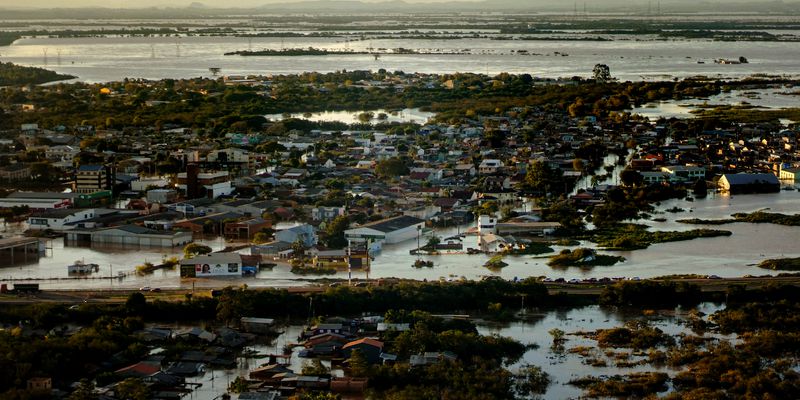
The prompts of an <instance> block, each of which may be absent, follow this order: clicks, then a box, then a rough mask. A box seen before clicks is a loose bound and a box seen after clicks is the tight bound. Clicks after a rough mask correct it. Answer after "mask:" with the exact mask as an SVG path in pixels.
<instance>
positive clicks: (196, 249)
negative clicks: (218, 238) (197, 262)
mask: <svg viewBox="0 0 800 400" xmlns="http://www.w3.org/2000/svg"><path fill="white" fill-rule="evenodd" d="M208 253H211V247H208V246H206V245H204V244H200V243H189V244H187V245H186V247H184V248H183V256H184V257H186V258H192V257H194V256H197V255H200V254H208Z"/></svg>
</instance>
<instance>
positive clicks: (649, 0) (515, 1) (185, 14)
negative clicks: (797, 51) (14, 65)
mask: <svg viewBox="0 0 800 400" xmlns="http://www.w3.org/2000/svg"><path fill="white" fill-rule="evenodd" d="M0 10H2V14H3V18H4V19H15V18H17V19H19V18H23V19H24V18H51V17H52V18H56V17H57V18H136V17H139V18H194V17H212V16H216V17H224V16H234V15H236V16H242V15H254V14H292V13H304V14H306V13H307V14H338V15H362V14H369V15H376V14H377V15H380V13H389V14H397V13H403V14H425V13H453V14H458V13H478V12H480V13H487V12H488V13H491V12H498V13H512V12H515V13H519V12H522V13H562V14H572V13H575V12H577V13H578V14H582V13H583V12H584V10H585V11H586V12H588V13H619V14H639V15H642V14H650V15H652V14H655V13H657V12H658V11H660V12H661V13H665V14H669V13H691V12H702V13H706V12H708V13H712V12H719V13H737V12H743V13H744V12H746V13H759V14H779V15H781V16H788V15H800V1H792V2H783V1H738V2H725V1H689V0H661V1H659V0H627V1H626V0H604V1H602V2H601V1H598V0H577V1H575V0H573V1H564V2H553V1H545V0H482V1H458V0H454V1H447V2H438V3H412V2H407V1H403V0H391V1H384V2H365V1H358V0H308V1H298V2H293V1H290V0H283V1H276V2H269V3H264V4H263V5H260V6H255V7H235V6H226V7H219V6H215V5H209V4H208V3H203V2H193V3H191V4H190V5H187V6H186V7H143V8H124V9H122V8H111V7H108V8H102V7H85V8H55V9H46V8H27V9H20V8H12V7H7V6H5V7H4V6H2V5H0Z"/></svg>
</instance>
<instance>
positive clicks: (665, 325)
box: [187, 303, 735, 400]
mask: <svg viewBox="0 0 800 400" xmlns="http://www.w3.org/2000/svg"><path fill="white" fill-rule="evenodd" d="M720 308H721V307H720V306H718V305H715V304H711V303H703V304H701V305H699V306H698V307H697V310H698V311H701V312H703V313H705V314H711V313H714V312H715V311H717V310H719V309H720ZM687 312H688V310H684V309H680V308H678V309H676V310H666V311H664V312H659V313H656V314H655V315H650V316H643V315H642V314H641V312H639V311H624V310H616V309H608V308H602V307H599V306H587V307H581V308H571V309H555V310H536V309H530V308H529V309H528V310H527V312H526V313H525V315H524V316H523V317H522V318H523V319H522V320H519V321H515V322H512V323H508V324H490V323H488V322H480V321H478V322H477V324H478V332H479V333H480V334H482V335H492V334H496V335H500V336H505V337H510V338H512V339H515V340H518V341H519V342H521V343H523V344H526V345H528V344H536V345H538V348H532V349H529V350H527V351H526V352H525V354H524V355H523V356H522V358H521V359H520V360H519V361H517V362H515V363H514V364H512V365H510V366H508V368H509V370H511V371H512V372H516V371H517V370H518V369H519V367H520V366H522V365H525V364H533V365H538V366H540V367H541V368H542V369H543V370H544V371H545V372H547V373H548V374H549V375H550V378H551V381H552V383H551V385H550V386H549V388H548V391H547V393H546V394H545V395H544V396H543V398H545V399H566V398H578V397H579V396H580V394H581V390H580V389H579V388H577V387H575V386H571V385H569V384H568V383H567V382H569V381H570V380H571V379H575V378H580V377H584V376H587V375H593V376H599V375H615V374H627V373H633V372H644V371H662V372H666V373H669V374H670V375H673V374H674V372H675V371H674V370H671V369H669V368H667V367H654V366H647V365H644V366H634V367H617V366H615V363H614V359H613V358H610V357H608V356H606V355H605V354H604V352H605V351H604V350H600V349H598V348H597V347H596V344H597V343H596V342H595V341H593V340H590V339H587V338H585V337H583V336H580V335H577V334H576V333H578V332H590V331H594V330H597V329H608V328H613V327H619V326H622V325H623V324H625V322H627V321H631V320H646V321H648V323H649V324H650V325H651V326H654V327H657V328H659V329H661V330H662V331H664V332H665V333H667V334H669V335H672V336H673V337H676V338H677V336H678V335H680V334H685V333H690V331H689V329H688V328H687V327H686V325H685V324H684V323H683V322H684V320H685V315H686V313H687ZM554 328H558V329H561V330H563V331H564V332H566V333H567V335H566V336H565V337H566V342H565V343H564V349H565V350H569V349H571V348H574V347H578V346H588V347H591V348H592V349H593V350H592V356H593V357H597V358H599V359H602V360H604V361H606V362H607V366H605V367H594V366H591V365H588V364H586V363H584V358H583V357H581V356H579V355H578V354H571V353H569V352H568V351H563V352H558V351H554V350H553V349H552V348H551V340H552V339H551V336H550V334H549V333H548V331H550V330H551V329H554ZM279 330H280V331H282V332H283V333H282V334H281V335H280V336H278V338H277V339H276V340H275V341H273V342H272V343H271V344H270V345H264V344H256V345H252V346H248V347H247V350H249V351H255V352H256V353H258V354H261V355H267V354H282V353H283V349H284V346H286V345H290V347H292V354H291V357H290V358H289V359H288V364H289V367H290V368H291V369H292V370H294V371H295V372H300V370H301V368H302V366H303V363H304V362H305V361H306V359H303V358H300V357H299V356H298V354H299V351H300V350H301V349H302V347H297V346H291V345H294V344H296V343H297V337H298V336H299V335H300V333H301V332H302V330H303V326H302V325H288V326H284V327H281V328H279ZM706 336H709V337H715V338H721V339H726V340H735V337H734V336H724V335H719V334H714V333H707V334H706ZM613 350H614V351H615V352H617V353H622V352H626V353H630V351H625V349H613ZM643 358H646V357H642V356H633V355H632V356H631V357H630V359H629V360H628V361H638V360H641V359H643ZM267 361H268V360H267V358H244V357H241V358H239V359H237V366H236V368H233V369H228V370H223V369H207V370H206V372H205V374H203V375H201V376H199V377H194V378H190V379H187V381H188V382H192V383H201V384H202V385H201V386H199V387H198V388H197V389H196V390H195V391H194V392H193V393H192V394H191V395H190V396H189V397H188V398H192V399H197V400H211V399H215V398H217V396H219V395H221V394H223V393H225V388H227V387H228V385H229V384H230V383H231V382H232V381H233V380H234V379H236V377H237V376H247V374H248V372H249V371H251V370H253V369H255V368H257V367H259V366H260V365H262V364H264V363H266V362H267ZM323 364H325V365H326V366H330V364H329V363H328V362H327V361H323ZM332 373H333V374H334V375H335V376H342V371H341V370H337V369H334V370H333V371H332Z"/></svg>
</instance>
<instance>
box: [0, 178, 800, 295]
mask: <svg viewBox="0 0 800 400" xmlns="http://www.w3.org/2000/svg"><path fill="white" fill-rule="evenodd" d="M673 207H678V208H681V209H683V210H685V211H684V212H679V213H669V212H664V213H663V214H661V213H659V214H657V215H654V217H663V218H665V219H666V221H665V222H654V221H640V222H643V223H646V224H647V225H650V226H651V227H652V228H651V229H653V230H664V231H670V230H689V229H695V228H703V227H706V228H711V229H724V230H730V231H732V232H733V235H731V236H729V237H716V238H705V239H695V240H690V241H682V242H672V243H662V244H655V245H652V246H650V247H649V248H647V249H644V250H635V251H625V252H609V253H612V254H617V255H621V256H624V257H625V258H626V261H625V262H623V263H619V264H617V265H614V266H610V267H596V268H594V269H578V268H570V269H564V270H561V269H558V270H557V269H553V268H551V267H549V266H548V265H547V264H546V263H547V257H546V256H547V255H541V256H530V255H528V256H508V257H506V258H505V259H504V261H505V262H507V263H508V264H509V266H508V267H506V268H503V269H502V270H500V271H490V270H488V269H486V268H484V267H483V264H484V263H485V262H486V261H487V260H488V259H489V257H488V256H487V255H481V254H479V255H467V254H450V255H447V254H444V255H438V256H425V257H423V258H424V259H426V260H430V261H433V263H434V267H433V268H420V269H417V268H413V267H412V263H413V262H414V260H415V259H416V257H415V256H412V255H410V254H409V251H410V250H412V249H414V248H415V247H416V241H415V240H411V241H407V242H404V243H400V244H397V245H386V246H384V248H383V250H382V251H381V252H380V253H378V254H377V255H376V257H375V260H374V261H373V262H372V269H371V271H369V272H368V273H367V272H364V271H354V272H353V277H354V278H388V277H397V278H408V279H418V280H429V281H430V280H439V279H458V278H460V277H465V278H466V279H480V278H481V277H483V276H489V275H494V276H500V277H503V278H505V279H514V278H520V279H521V278H525V277H530V276H534V277H536V276H547V277H551V278H565V279H571V278H591V277H594V278H602V277H640V278H652V277H658V276H664V275H672V274H703V275H719V276H721V277H741V276H744V275H763V274H774V272H772V271H769V270H764V269H760V268H757V267H756V266H755V265H754V264H757V263H759V262H760V261H762V260H764V259H766V258H779V257H800V248H798V247H797V245H796V244H797V243H796V239H797V237H798V228H797V227H787V226H781V225H774V224H749V223H734V224H727V225H720V226H717V225H715V226H702V225H687V224H681V223H677V222H675V220H678V219H683V218H701V219H719V218H728V217H729V216H730V215H731V214H733V213H738V212H753V211H757V210H762V209H768V210H769V211H772V212H780V213H786V214H796V213H800V192H797V191H781V192H779V193H772V194H760V195H735V196H729V195H720V194H711V195H709V197H708V198H706V199H696V200H694V201H686V200H670V201H667V202H664V203H662V204H661V205H659V206H658V207H657V210H660V211H663V210H667V209H671V208H673ZM14 228H15V227H14V226H12V225H9V226H7V227H6V228H5V229H6V231H7V232H8V231H13V230H14ZM16 228H18V227H16ZM466 228H467V227H459V228H448V229H439V230H437V231H436V234H437V235H439V236H440V237H448V236H451V235H454V234H456V233H457V232H463V231H464V230H465V229H466ZM201 242H202V243H205V244H208V245H210V246H211V247H212V248H213V249H214V250H219V249H222V248H223V247H224V242H223V241H222V240H221V239H217V240H214V241H201ZM51 243H52V249H51V250H47V256H46V257H43V258H41V259H40V260H39V262H38V263H30V264H26V265H21V266H14V267H7V268H2V269H0V278H2V279H3V280H7V279H11V278H16V279H24V278H39V279H47V278H66V277H68V275H67V269H66V266H67V265H69V264H72V263H73V262H75V261H76V260H84V261H85V262H92V263H96V264H99V265H100V272H99V273H97V274H95V275H99V276H104V277H108V276H115V275H116V274H117V273H118V272H133V271H134V269H135V267H136V266H137V265H140V264H142V263H144V262H145V261H150V262H158V261H160V260H161V259H162V258H164V257H165V256H167V257H170V256H174V255H180V252H181V249H180V248H175V249H141V250H140V249H127V250H126V249H113V250H110V249H101V248H94V249H92V248H84V247H69V246H67V247H65V246H64V245H63V241H62V240H61V239H56V240H53V241H52V242H51ZM581 246H584V247H593V245H592V244H591V243H581ZM464 247H465V248H468V247H477V238H476V237H475V236H466V237H465V238H464ZM553 248H554V250H555V251H556V252H558V251H560V250H561V249H562V247H559V246H554V247H553ZM247 251H248V250H247V249H246V250H243V252H247ZM112 269H113V271H112ZM112 272H113V273H112ZM347 276H348V275H347V272H346V271H340V272H338V273H337V274H335V275H325V276H318V275H311V276H302V275H296V274H293V273H291V272H290V271H289V267H288V266H281V265H279V266H276V267H275V268H273V269H272V270H268V269H267V270H262V271H260V272H259V273H258V274H257V275H256V276H255V277H250V278H214V279H191V280H187V279H181V278H180V277H179V274H178V271H177V270H159V271H156V272H155V273H153V274H150V275H143V276H138V275H131V276H127V277H125V278H124V279H113V280H112V279H70V280H65V279H60V280H46V281H42V282H41V285H42V287H45V288H62V289H64V288H90V287H96V288H108V287H122V288H137V287H141V286H150V287H162V288H174V287H182V288H191V287H193V286H195V287H198V288H204V287H205V288H207V287H221V286H228V285H233V286H238V285H241V284H247V285H248V286H255V287H258V286H273V287H285V286H298V285H305V284H307V282H304V280H307V279H315V278H319V277H336V278H347Z"/></svg>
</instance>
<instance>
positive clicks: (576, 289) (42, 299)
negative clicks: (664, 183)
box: [0, 276, 800, 304]
mask: <svg viewBox="0 0 800 400" xmlns="http://www.w3.org/2000/svg"><path fill="white" fill-rule="evenodd" d="M674 281H679V282H687V283H691V284H696V285H698V286H700V289H701V290H702V291H704V292H724V291H726V290H727V289H728V286H730V285H743V286H745V287H746V288H747V289H755V288H759V287H763V286H767V285H771V284H782V285H796V286H800V276H784V277H759V278H725V279H697V278H690V279H674ZM341 284H346V283H341ZM369 284H377V281H372V282H369ZM606 285H608V284H603V283H580V284H569V283H550V282H549V283H547V284H546V286H547V289H548V291H549V293H550V294H557V293H566V294H575V295H599V294H600V293H601V292H602V291H603V288H604V287H605V286H606ZM219 289H222V287H220V288H219ZM282 289H285V290H287V291H289V292H290V293H299V294H306V293H319V292H323V291H325V290H326V289H327V285H324V284H316V285H313V286H297V287H288V288H282ZM251 290H260V289H259V288H254V289H251ZM135 292H138V291H137V290H134V289H103V290H90V289H76V290H43V291H41V292H39V293H36V294H25V295H14V294H1V295H0V304H31V303H58V304H83V303H111V304H118V303H124V302H125V301H126V299H127V297H128V296H129V295H130V294H131V293H135ZM143 293H144V294H145V296H146V297H147V298H149V299H151V300H154V299H159V300H164V301H178V300H183V299H185V298H186V295H187V294H190V293H192V290H191V289H163V290H161V291H159V292H143ZM210 295H211V290H210V289H197V290H195V291H194V294H193V296H206V297H207V296H210Z"/></svg>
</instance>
